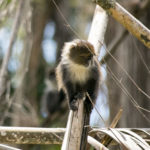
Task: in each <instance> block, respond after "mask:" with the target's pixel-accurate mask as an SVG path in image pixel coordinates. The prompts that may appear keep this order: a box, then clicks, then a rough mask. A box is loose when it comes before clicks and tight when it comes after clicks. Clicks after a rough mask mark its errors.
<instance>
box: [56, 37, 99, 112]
mask: <svg viewBox="0 0 150 150" xmlns="http://www.w3.org/2000/svg"><path fill="white" fill-rule="evenodd" d="M56 79H57V83H58V90H59V91H60V92H61V93H62V92H64V94H65V97H66V98H67V99H68V103H69V108H70V109H71V110H73V111H76V110H77V109H78V108H77V106H76V105H75V103H76V100H77V99H82V98H83V97H84V96H85V93H86V92H87V93H88V94H89V96H90V98H91V99H92V101H93V103H95V100H96V98H97V95H98V90H99V86H100V80H101V74H100V64H99V62H98V59H97V54H96V52H95V50H94V46H93V45H92V44H91V43H90V42H88V41H86V40H80V39H75V40H73V41H72V42H67V43H65V44H64V47H63V49H62V54H61V60H60V62H59V64H58V66H57V68H56ZM85 97H86V98H85V105H86V108H87V109H88V111H89V113H90V112H91V110H92V108H93V107H92V104H91V102H90V101H89V99H88V97H87V96H85Z"/></svg>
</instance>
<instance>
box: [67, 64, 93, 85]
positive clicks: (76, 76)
mask: <svg viewBox="0 0 150 150" xmlns="http://www.w3.org/2000/svg"><path fill="white" fill-rule="evenodd" d="M68 67H69V71H70V76H71V80H72V81H73V82H74V81H77V82H80V83H83V82H86V81H87V79H88V78H89V76H90V68H89V67H84V66H82V65H78V64H74V63H70V64H69V66H68Z"/></svg>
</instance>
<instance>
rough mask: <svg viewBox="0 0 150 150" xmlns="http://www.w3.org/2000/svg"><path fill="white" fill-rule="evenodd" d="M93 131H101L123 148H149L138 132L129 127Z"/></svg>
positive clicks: (129, 149)
mask: <svg viewBox="0 0 150 150" xmlns="http://www.w3.org/2000/svg"><path fill="white" fill-rule="evenodd" d="M93 131H94V132H96V131H97V132H102V133H104V134H106V135H108V136H109V137H110V138H112V139H113V140H114V141H115V142H116V143H118V144H119V145H120V146H121V147H122V149H123V150H150V146H149V145H148V144H147V142H146V141H145V140H144V139H143V138H141V137H140V136H139V135H138V134H136V133H134V132H132V131H130V130H129V129H114V128H107V129H96V130H93Z"/></svg>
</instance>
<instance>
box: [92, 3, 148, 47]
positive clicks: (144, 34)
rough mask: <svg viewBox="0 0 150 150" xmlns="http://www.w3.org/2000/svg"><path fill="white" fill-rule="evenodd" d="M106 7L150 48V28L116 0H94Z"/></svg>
mask: <svg viewBox="0 0 150 150" xmlns="http://www.w3.org/2000/svg"><path fill="white" fill-rule="evenodd" d="M94 1H95V2H96V3H97V4H98V5H100V6H101V7H102V8H104V9H105V10H106V11H107V12H108V13H109V14H110V15H111V16H112V17H113V18H114V19H116V20H117V21H118V22H119V23H121V24H122V25H123V26H124V27H125V28H126V29H127V30H128V31H129V32H131V33H132V34H133V35H134V36H135V37H136V38H137V39H139V40H140V41H141V42H142V43H143V44H144V45H145V46H146V47H148V48H150V30H149V29H148V28H147V27H146V26H144V25H143V24H142V23H141V22H140V21H139V20H137V19H136V18H135V17H134V16H132V15H131V14H130V13H129V12H128V11H127V10H126V9H124V8H123V7H122V6H121V5H120V4H118V3H117V2H115V0H94Z"/></svg>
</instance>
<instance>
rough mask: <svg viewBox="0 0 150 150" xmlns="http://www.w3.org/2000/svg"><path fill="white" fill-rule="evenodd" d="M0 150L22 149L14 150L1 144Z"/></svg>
mask: <svg viewBox="0 0 150 150" xmlns="http://www.w3.org/2000/svg"><path fill="white" fill-rule="evenodd" d="M0 149H1V150H21V149H18V148H14V147H11V146H7V145H3V144H0Z"/></svg>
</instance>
